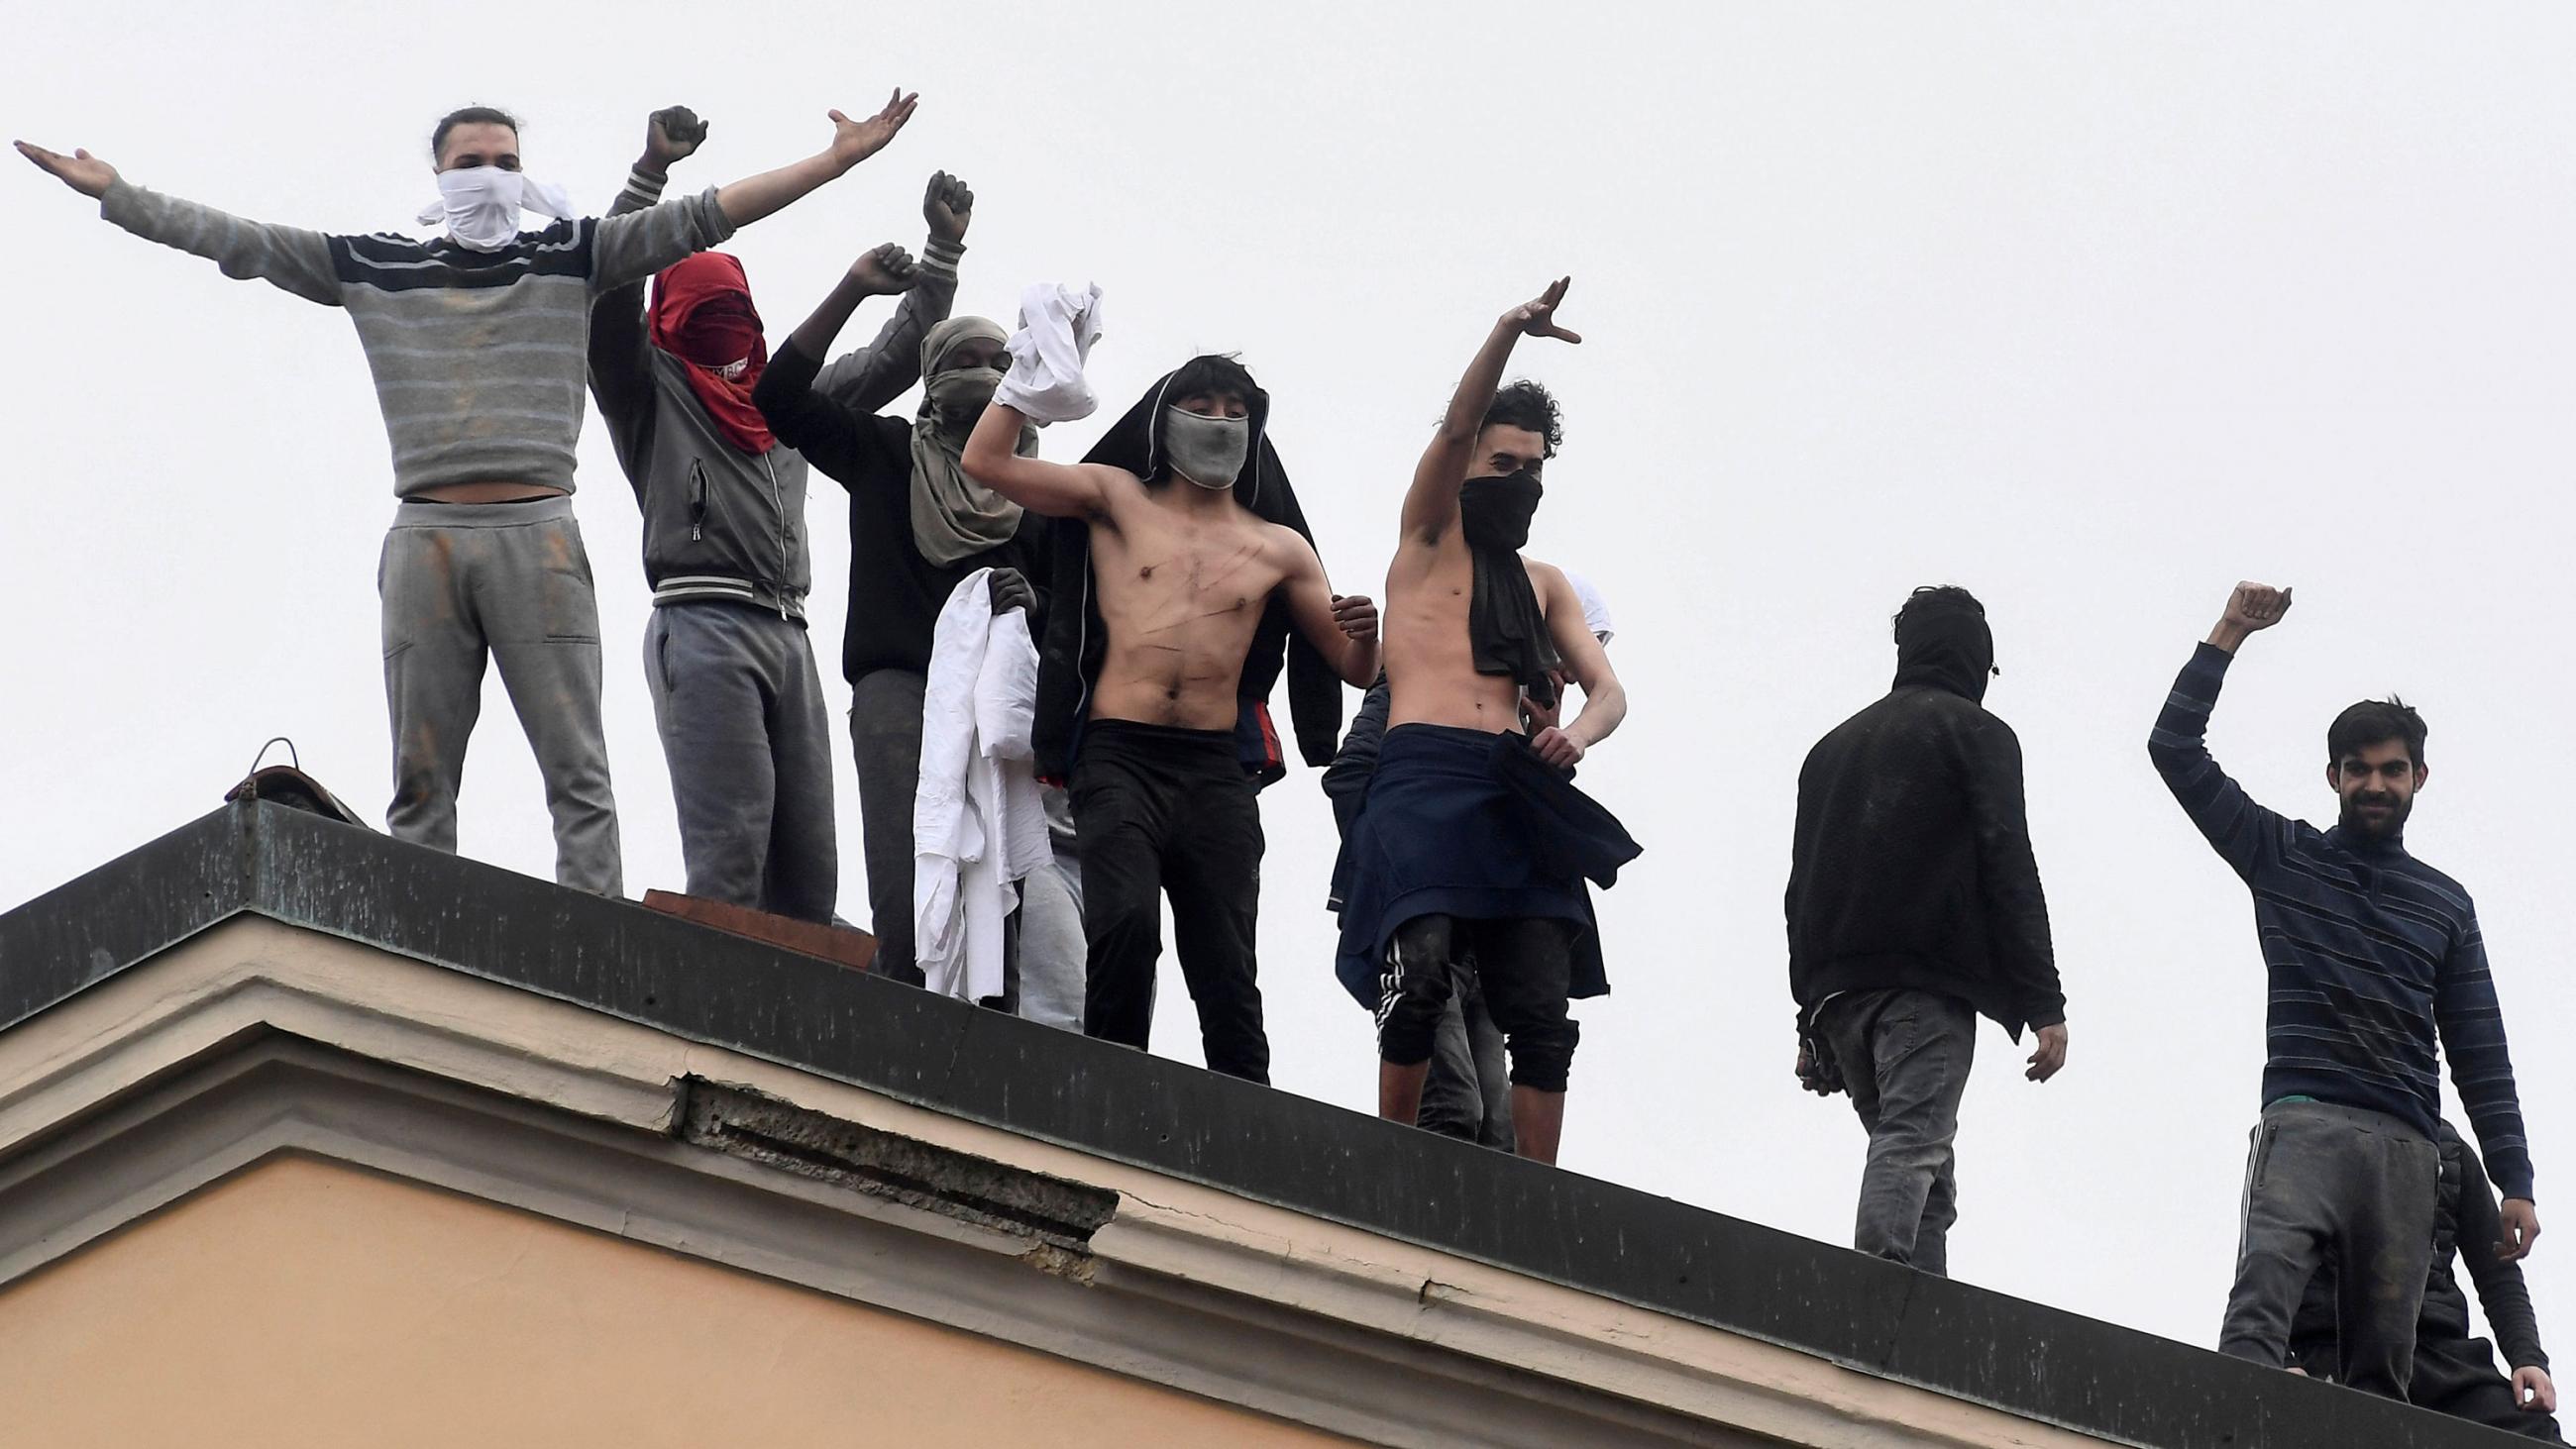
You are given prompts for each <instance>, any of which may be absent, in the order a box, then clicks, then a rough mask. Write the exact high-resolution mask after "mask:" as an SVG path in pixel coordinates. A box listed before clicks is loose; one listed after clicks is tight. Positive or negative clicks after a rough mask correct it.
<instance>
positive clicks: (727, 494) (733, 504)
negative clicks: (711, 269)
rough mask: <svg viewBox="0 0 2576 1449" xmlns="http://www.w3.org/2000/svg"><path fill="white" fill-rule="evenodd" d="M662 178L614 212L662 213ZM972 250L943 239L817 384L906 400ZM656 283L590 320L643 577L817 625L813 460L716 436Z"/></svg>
mask: <svg viewBox="0 0 2576 1449" xmlns="http://www.w3.org/2000/svg"><path fill="white" fill-rule="evenodd" d="M662 185H663V182H662V179H661V178H658V177H652V176H647V175H645V174H644V173H643V172H641V171H636V172H631V173H629V174H628V176H627V179H626V186H625V189H624V190H623V191H621V192H619V193H618V197H617V204H616V205H615V206H613V207H611V208H610V209H609V215H611V216H617V215H620V214H622V213H625V212H629V211H638V210H642V209H644V208H646V207H650V206H652V205H654V204H655V203H656V202H658V201H659V200H660V199H661V194H662ZM963 252H964V249H963V248H962V247H956V246H951V245H949V244H947V243H945V242H941V241H937V240H933V241H932V242H930V243H929V244H928V245H927V246H926V247H925V248H924V249H923V257H922V262H921V279H920V281H919V282H918V283H916V284H915V285H914V287H913V289H912V290H911V291H910V292H909V293H907V294H905V296H904V299H903V305H902V306H901V307H899V308H897V309H896V311H895V315H894V317H893V319H892V320H890V321H888V322H887V323H886V325H885V327H884V329H883V330H881V331H879V332H878V333H877V336H876V340H875V341H874V342H871V343H870V344H868V345H867V346H866V347H863V348H860V349H858V350H856V351H854V352H850V353H847V354H844V355H843V356H842V357H841V358H839V359H838V360H837V361H835V362H833V363H832V365H831V366H830V367H828V368H826V369H825V370H824V372H823V374H822V376H821V377H820V378H819V379H817V382H816V386H818V387H819V388H821V389H823V390H824V391H826V392H829V393H830V394H831V395H832V396H833V397H834V398H836V399H842V400H847V401H849V402H850V404H851V405H852V406H854V407H860V408H864V409H867V410H869V411H874V410H876V409H878V408H882V407H884V406H886V405H887V404H889V403H891V402H893V401H894V400H895V399H896V398H897V397H900V396H902V394H903V393H904V391H905V389H907V388H909V387H911V386H912V384H913V381H914V379H915V377H916V376H917V375H918V373H919V371H920V358H921V339H922V336H923V334H925V333H926V332H927V331H928V330H929V329H930V328H931V326H932V325H934V324H935V323H937V322H938V321H939V320H940V319H941V318H943V317H946V316H947V315H948V309H949V307H950V305H951V304H952V303H953V302H954V301H955V300H956V296H957V259H958V258H959V257H960V256H961V255H962V254H963ZM647 302H648V298H647V292H646V283H645V281H643V280H638V281H635V282H632V283H630V284H628V285H626V286H623V287H619V288H617V289H615V290H614V291H610V292H606V293H603V294H602V295H601V296H600V298H599V300H598V301H597V302H596V303H594V304H593V305H592V308H591V319H590V390H591V393H592V395H593V396H594V397H596V398H598V400H599V414H600V417H601V419H602V420H603V421H605V422H606V423H607V424H608V436H609V441H610V442H611V443H612V444H613V445H615V447H616V449H617V461H618V463H619V465H620V466H622V467H623V468H624V469H625V470H626V478H627V481H628V482H629V483H631V484H632V485H633V486H634V489H635V501H636V503H637V505H638V506H639V507H641V508H642V509H643V512H644V578H645V581H646V582H647V583H649V584H651V585H652V586H653V602H654V604H655V605H656V606H660V605H663V604H671V603H681V602H687V601H693V600H700V599H730V600H734V601H737V602H740V603H745V604H751V605H754V606H756V607H758V608H762V609H767V610H773V611H775V612H777V613H778V614H780V615H782V616H783V617H787V618H793V619H802V618H804V617H805V596H806V595H807V594H808V593H809V592H811V591H812V589H813V586H814V566H813V554H812V550H811V548H810V546H809V544H808V540H807V536H806V525H805V483H806V467H805V459H804V458H803V457H802V456H801V455H799V454H798V453H797V452H796V450H795V449H793V448H790V447H788V446H787V445H785V444H784V443H781V444H779V445H778V446H776V447H773V448H771V449H770V450H769V451H768V452H766V453H746V452H744V451H743V450H742V449H740V448H738V447H735V446H734V444H733V442H732V440H730V439H728V438H727V437H725V435H724V434H723V433H722V432H721V431H719V430H718V429H717V428H716V425H715V422H714V420H713V419H712V418H710V417H708V416H707V411H706V409H705V407H704V406H702V405H701V404H700V403H699V402H698V397H697V394H696V393H695V392H693V391H691V390H690V387H689V379H688V366H687V364H686V363H683V362H682V361H680V359H678V358H676V357H673V356H671V355H670V354H669V353H667V352H664V351H663V350H662V349H660V348H658V347H655V346H654V345H653V344H652V330H651V323H650V319H649V318H648V317H647V316H646V313H645V309H646V306H647Z"/></svg>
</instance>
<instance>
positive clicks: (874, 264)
mask: <svg viewBox="0 0 2576 1449" xmlns="http://www.w3.org/2000/svg"><path fill="white" fill-rule="evenodd" d="M919 277H920V270H919V268H918V267H916V266H915V264H914V262H913V260H912V253H910V252H908V251H905V250H904V249H903V248H902V247H901V246H900V245H898V244H896V243H894V242H887V243H886V244H884V245H883V246H877V247H871V248H869V249H868V250H866V251H863V252H861V253H859V259H858V260H857V261H855V262H852V263H850V280H852V281H854V282H857V283H858V284H859V285H860V286H861V287H864V288H866V289H867V290H868V292H869V293H870V294H872V295H875V296H880V297H890V296H892V295H894V294H895V293H897V292H909V291H911V290H912V284H913V283H914V282H915V281H916V280H918V279H919Z"/></svg>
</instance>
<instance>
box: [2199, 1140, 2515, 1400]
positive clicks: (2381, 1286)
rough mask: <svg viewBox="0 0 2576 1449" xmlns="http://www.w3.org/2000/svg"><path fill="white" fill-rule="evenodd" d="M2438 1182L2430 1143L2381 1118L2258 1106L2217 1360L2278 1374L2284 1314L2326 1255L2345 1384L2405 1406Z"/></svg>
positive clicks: (2285, 1338)
mask: <svg viewBox="0 0 2576 1449" xmlns="http://www.w3.org/2000/svg"><path fill="white" fill-rule="evenodd" d="M2441 1174H2442V1155H2441V1149H2439V1148H2437V1147H2435V1146H2434V1145H2433V1141H2432V1139H2431V1138H2428V1137H2426V1136H2424V1135H2423V1134H2422V1133H2420V1132H2417V1131H2416V1130H2415V1129H2414V1128H2412V1127H2409V1126H2408V1125H2406V1124H2405V1123H2404V1122H2401V1121H2399V1120H2398V1119H2396V1118H2394V1117H2391V1116H2388V1115H2387V1114H2385V1113H2381V1112H2371V1111H2365V1110H2363V1109H2361V1108H2359V1107H2341V1106H2336V1105H2334V1104H2332V1103H2329V1102H2275V1103H2273V1104H2272V1105H2271V1106H2269V1107H2266V1108H2264V1109H2263V1119H2262V1121H2260V1122H2258V1123H2257V1124H2255V1127H2254V1141H2253V1146H2252V1148H2251V1149H2250V1150H2249V1151H2248V1153H2247V1155H2246V1161H2245V1231H2244V1236H2243V1237H2242V1238H2241V1239H2240V1240H2239V1242H2238V1245H2237V1250H2236V1286H2235V1288H2234V1289H2233V1290H2232V1291H2231V1292H2230V1293H2229V1294H2228V1295H2227V1317H2226V1320H2225V1322H2224V1323H2223V1324H2222V1325H2221V1326H2220V1328H2219V1334H2218V1351H2219V1352H2220V1353H2224V1354H2230V1355H2232V1356H2234V1357H2237V1358H2242V1359H2250V1360H2252V1361H2253V1362H2255V1363H2259V1364H2265V1365H2268V1366H2269V1367H2272V1368H2279V1367H2280V1366H2281V1364H2282V1361H2283V1354H2284V1352H2285V1350H2286V1349H2287V1347H2288V1345H2289V1339H2290V1318H2291V1315H2292V1314H2293V1313H2295V1312H2296V1311H2297V1310H2298V1306H2299V1299H2300V1297H2301V1296H2302V1295H2303V1294H2305V1293H2306V1292H2307V1287H2308V1279H2309V1278H2311V1277H2313V1276H2315V1274H2316V1271H2317V1264H2318V1262H2319V1261H2320V1260H2322V1259H2323V1257H2324V1256H2325V1255H2326V1254H2327V1253H2329V1252H2331V1253H2333V1254H2334V1255H2335V1261H2336V1265H2337V1267H2336V1278H2335V1285H2336V1288H2337V1290H2338V1291H2337V1293H2336V1295H2335V1318H2336V1322H2335V1336H2336V1340H2337V1342H2338V1343H2339V1344H2340V1345H2341V1350H2342V1359H2343V1381H2344V1382H2345V1383H2347V1384H2349V1385H2351V1386H2352V1387H2354V1388H2357V1389H2366V1390H2368V1391H2370V1392H2371V1393H2374V1394H2378V1395H2381V1396H2382V1397H2385V1398H2391V1399H2403V1398H2405V1397H2406V1386H2407V1382H2408V1380H2409V1379H2410V1378H2412V1376H2413V1374H2414V1366H2415V1323H2416V1318H2417V1315H2418V1314H2419V1313H2420V1312H2421V1311H2422V1309H2423V1303H2424V1279H2425V1275H2426V1274H2427V1273H2429V1272H2430V1271H2431V1270H2432V1263H2433V1208H2434V1199H2435V1198H2436V1196H2437V1195H2438V1194H2439V1192H2440V1182H2441ZM2462 1251H2464V1252H2465V1251H2484V1249H2482V1248H2481V1249H2469V1248H2465V1247H2464V1248H2463V1249H2462Z"/></svg>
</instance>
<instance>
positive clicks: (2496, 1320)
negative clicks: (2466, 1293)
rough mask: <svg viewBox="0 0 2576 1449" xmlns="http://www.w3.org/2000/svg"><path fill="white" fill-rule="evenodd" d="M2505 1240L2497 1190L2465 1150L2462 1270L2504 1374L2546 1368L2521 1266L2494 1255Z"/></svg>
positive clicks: (2462, 1155) (2462, 1160) (2462, 1167)
mask: <svg viewBox="0 0 2576 1449" xmlns="http://www.w3.org/2000/svg"><path fill="white" fill-rule="evenodd" d="M2503 1241H2504V1220H2503V1219H2502V1218H2501V1217H2499V1216H2497V1214H2496V1200H2495V1190H2494V1189H2493V1188H2490V1187H2489V1186H2487V1175H2486V1173H2484V1172H2483V1171H2481V1170H2480V1169H2479V1167H2478V1159H2477V1156H2476V1154H2474V1153H2471V1152H2469V1151H2468V1150H2467V1149H2466V1146H2465V1145H2463V1147H2462V1149H2461V1153H2460V1266H2462V1267H2464V1268H2466V1269H2468V1270H2469V1281H2470V1282H2472V1283H2475V1284H2476V1285H2477V1288H2478V1306H2480V1307H2481V1308H2484V1309H2485V1310H2486V1313H2487V1327H2488V1328H2489V1329H2491V1330H2493V1331H2494V1333H2495V1336H2496V1348H2497V1349H2498V1350H2499V1351H2500V1352H2502V1353H2503V1354H2504V1362H2505V1367H2506V1369H2507V1370H2512V1369H2519V1368H2536V1369H2546V1368H2548V1367H2549V1355H2548V1354H2546V1353H2544V1352H2542V1351H2541V1347H2540V1321H2539V1319H2538V1318H2537V1317H2536V1316H2535V1315H2534V1314H2533V1313H2532V1311H2531V1289H2530V1288H2529V1287H2528V1286H2526V1285H2525V1284H2524V1283H2523V1281H2522V1265H2521V1264H2520V1263H2516V1262H2513V1261H2511V1260H2510V1259H2505V1258H2499V1257H2497V1256H2496V1251H2495V1250H2496V1245H2497V1244H2498V1243H2501V1242H2503Z"/></svg>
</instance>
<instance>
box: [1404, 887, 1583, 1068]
mask: <svg viewBox="0 0 2576 1449" xmlns="http://www.w3.org/2000/svg"><path fill="white" fill-rule="evenodd" d="M1386 956H1387V959H1386V975H1385V978H1384V985H1385V992H1384V995H1383V997H1382V998H1381V1000H1380V1002H1379V1005H1378V1018H1377V1019H1378V1055H1379V1056H1380V1057H1382V1058H1384V1059H1385V1060H1387V1061H1390V1062H1393V1063H1395V1064H1396V1065H1397V1066H1412V1065H1414V1064H1415V1063H1417V1062H1427V1061H1429V1060H1431V1057H1432V1054H1433V1052H1434V1050H1435V1048H1436V1046H1437V1044H1438V1040H1439V1031H1440V1018H1441V1015H1442V1013H1443V1012H1444V1011H1446V1010H1447V1008H1448V1006H1449V1004H1450V1001H1451V1000H1452V998H1453V997H1455V995H1456V994H1457V986H1456V983H1457V978H1458V976H1459V974H1460V973H1461V972H1462V971H1472V972H1473V973H1474V975H1475V979H1476V982H1477V984H1478V985H1479V986H1480V987H1482V988H1483V991H1484V997H1485V1009H1486V1010H1487V1011H1488V1012H1490V1013H1492V1015H1493V1019H1494V1025H1495V1026H1496V1027H1498V1028H1500V1029H1501V1031H1502V1033H1503V1041H1504V1045H1505V1047H1506V1048H1507V1050H1508V1052H1509V1054H1510V1057H1511V1080H1512V1084H1513V1085H1514V1086H1522V1087H1534V1088H1537V1089H1538V1090H1539V1091H1542V1092H1562V1091H1564V1090H1565V1081H1566V1074H1567V1072H1568V1070H1569V1069H1570V1068H1571V1067H1572V1066H1573V1063H1574V1047H1575V1042H1576V1040H1577V1039H1578V1037H1579V1036H1580V1034H1581V1030H1582V1029H1581V1028H1580V1027H1579V1026H1577V1025H1576V1024H1575V1023H1574V1022H1573V1021H1572V1020H1570V1019H1569V1018H1568V1017H1567V1015H1566V1001H1567V993H1568V992H1569V991H1570V990H1571V989H1572V982H1573V976H1574V927H1573V925H1572V924H1571V923H1569V922H1566V921H1559V920H1554V919H1551V918H1549V917H1544V916H1515V917H1509V918H1506V919H1503V920H1492V921H1486V920H1475V919H1472V918H1467V917H1458V916H1438V915H1433V916H1416V917H1414V918H1413V919H1412V920H1409V921H1407V922H1405V923H1404V924H1403V925H1401V926H1398V927H1396V928H1395V936H1394V939H1392V940H1391V941H1389V942H1388V943H1387V952H1386Z"/></svg>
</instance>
